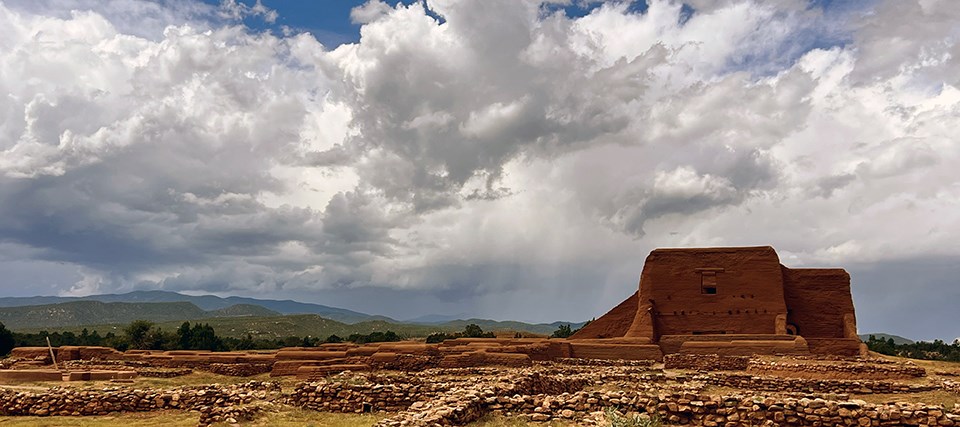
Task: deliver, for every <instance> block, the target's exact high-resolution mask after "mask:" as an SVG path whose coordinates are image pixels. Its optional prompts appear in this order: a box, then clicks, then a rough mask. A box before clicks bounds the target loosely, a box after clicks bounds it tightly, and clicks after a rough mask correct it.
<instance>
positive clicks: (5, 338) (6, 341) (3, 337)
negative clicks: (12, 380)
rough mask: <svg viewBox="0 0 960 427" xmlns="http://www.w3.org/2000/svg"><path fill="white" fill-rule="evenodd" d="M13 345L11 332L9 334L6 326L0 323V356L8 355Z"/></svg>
mask: <svg viewBox="0 0 960 427" xmlns="http://www.w3.org/2000/svg"><path fill="white" fill-rule="evenodd" d="M14 344H15V340H14V339H13V332H10V330H9V329H7V327H6V325H4V324H3V323H2V322H0V356H6V355H8V354H10V350H13V346H14Z"/></svg>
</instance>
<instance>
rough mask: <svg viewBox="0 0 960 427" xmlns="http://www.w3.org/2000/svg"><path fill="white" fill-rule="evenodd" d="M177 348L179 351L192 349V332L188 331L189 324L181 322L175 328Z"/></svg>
mask: <svg viewBox="0 0 960 427" xmlns="http://www.w3.org/2000/svg"><path fill="white" fill-rule="evenodd" d="M177 348H179V349H181V350H191V349H193V331H191V330H190V322H183V324H181V325H180V327H179V328H177Z"/></svg>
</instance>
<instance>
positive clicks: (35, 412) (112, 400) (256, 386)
mask: <svg viewBox="0 0 960 427" xmlns="http://www.w3.org/2000/svg"><path fill="white" fill-rule="evenodd" d="M279 390H280V387H279V384H276V383H267V382H260V381H252V382H249V383H246V384H239V385H230V386H221V385H208V386H195V387H180V388H173V389H165V390H143V389H132V388H126V387H109V388H102V389H95V390H92V389H74V388H58V387H54V388H51V389H48V390H45V391H23V390H14V389H7V388H0V415H3V416H18V415H29V416H52V415H64V416H66V415H69V416H81V415H106V414H109V413H111V412H144V411H153V410H158V409H200V408H201V407H203V406H231V405H240V404H249V403H251V402H253V401H254V400H255V399H259V400H263V399H266V398H267V394H268V393H274V392H279Z"/></svg>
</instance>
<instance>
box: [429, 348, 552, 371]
mask: <svg viewBox="0 0 960 427" xmlns="http://www.w3.org/2000/svg"><path fill="white" fill-rule="evenodd" d="M532 363H533V362H532V361H531V360H530V356H527V355H526V354H514V353H488V352H486V351H483V350H480V351H472V352H469V353H461V354H451V355H447V356H444V357H443V360H441V361H440V367H441V368H469V367H474V366H490V365H498V366H513V367H522V366H530V365H532Z"/></svg>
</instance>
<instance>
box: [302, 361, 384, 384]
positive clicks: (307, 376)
mask: <svg viewBox="0 0 960 427" xmlns="http://www.w3.org/2000/svg"><path fill="white" fill-rule="evenodd" d="M369 370H370V365H364V364H343V365H322V366H301V367H300V368H298V369H297V379H298V380H306V381H319V380H322V379H323V378H325V377H328V376H330V375H333V374H338V373H341V372H364V371H369Z"/></svg>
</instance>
